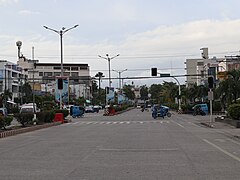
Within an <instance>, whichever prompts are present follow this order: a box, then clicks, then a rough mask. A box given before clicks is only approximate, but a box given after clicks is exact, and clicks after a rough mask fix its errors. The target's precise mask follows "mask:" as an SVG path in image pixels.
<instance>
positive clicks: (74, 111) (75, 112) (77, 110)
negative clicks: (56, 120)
mask: <svg viewBox="0 0 240 180" xmlns="http://www.w3.org/2000/svg"><path fill="white" fill-rule="evenodd" d="M84 112H85V109H84V108H83V107H81V106H71V107H70V116H72V117H73V118H76V117H83V115H84Z"/></svg>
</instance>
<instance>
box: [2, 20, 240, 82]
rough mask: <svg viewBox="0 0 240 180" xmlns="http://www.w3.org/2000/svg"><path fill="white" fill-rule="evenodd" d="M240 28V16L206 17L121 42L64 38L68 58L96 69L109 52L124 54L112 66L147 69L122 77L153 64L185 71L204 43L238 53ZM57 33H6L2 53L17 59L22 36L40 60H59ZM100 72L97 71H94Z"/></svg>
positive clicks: (212, 49)
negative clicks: (85, 42) (237, 17)
mask: <svg viewBox="0 0 240 180" xmlns="http://www.w3.org/2000/svg"><path fill="white" fill-rule="evenodd" d="M238 29H240V19H235V20H230V19H228V20H222V21H215V20H201V21H192V22H188V23H184V24H177V25H171V26H159V27H156V28H154V29H151V30H149V31H145V32H142V33H137V34H131V35H128V36H127V37H125V38H124V39H122V40H121V41H118V42H110V41H102V42H101V43H97V44H93V45H92V44H82V43H79V42H80V41H78V39H77V38H76V37H75V35H73V34H72V33H69V34H66V35H65V36H64V62H70V63H88V64H89V65H90V69H91V70H93V69H94V70H107V69H108V66H107V65H108V63H107V61H106V60H103V59H100V58H99V57H98V56H97V55H102V56H105V54H106V53H108V54H110V56H114V55H116V54H118V53H120V56H119V57H117V58H115V59H113V60H112V61H111V68H112V69H116V70H122V69H126V68H127V69H144V70H142V71H130V70H129V71H126V72H124V73H123V77H127V76H128V77H130V76H145V75H147V76H148V75H150V68H151V67H157V68H159V69H160V70H161V72H163V73H168V72H169V73H171V74H174V75H177V74H178V75H179V74H185V70H184V68H185V65H184V62H185V60H186V59H188V58H200V54H201V52H200V48H202V47H208V48H209V56H210V57H213V56H217V57H224V56H225V55H236V54H238V51H239V48H240V34H239V33H238V31H237V30H238ZM56 36H57V35H56V34H53V33H49V36H48V34H47V33H46V32H44V35H43V34H34V35H32V36H28V37H7V40H6V37H2V36H0V42H5V44H4V48H3V46H2V47H1V46H0V51H1V52H5V53H6V54H7V53H8V54H11V53H14V54H13V55H12V56H14V57H15V56H16V53H17V50H16V46H15V42H16V41H17V40H21V41H22V42H23V47H22V52H23V54H24V55H26V56H27V57H29V58H30V57H31V47H32V46H35V51H36V52H35V58H37V59H39V60H40V62H59V54H60V53H59V52H60V51H59V38H57V37H56ZM6 42H7V43H6ZM227 52H234V53H233V54H229V53H227ZM4 59H6V58H4ZM15 59H16V58H15ZM148 69H149V70H148ZM95 74H96V72H95V71H93V72H92V75H95ZM104 74H105V75H106V76H107V71H104ZM112 76H113V77H117V73H116V74H115V73H112ZM182 82H184V79H183V80H182ZM141 83H143V84H144V83H145V82H144V81H141Z"/></svg>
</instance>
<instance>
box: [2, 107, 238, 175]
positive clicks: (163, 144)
mask: <svg viewBox="0 0 240 180" xmlns="http://www.w3.org/2000/svg"><path fill="white" fill-rule="evenodd" d="M201 118H208V117H206V116H203V117H202V116H195V117H194V116H191V115H178V114H174V115H172V117H171V118H164V119H162V118H159V119H156V120H154V119H152V118H151V114H150V112H141V111H140V110H139V109H134V110H131V111H128V112H126V113H123V114H120V115H117V116H108V117H106V116H102V114H101V113H99V114H96V113H95V114H86V116H85V117H84V118H76V119H73V121H72V122H71V123H67V124H63V125H60V126H55V127H51V128H47V129H42V130H38V131H34V132H30V133H25V134H20V135H17V136H12V137H7V138H3V139H0V179H3V180H8V179H9V180H15V179H16V180H33V179H34V180H35V179H36V180H39V179H42V180H43V179H44V180H48V179H49V180H67V179H71V180H72V179H74V180H95V179H96V180H108V179H109V180H115V179H116V180H118V179H126V180H157V179H160V180H162V179H167V180H168V179H177V180H181V179H182V180H188V179H189V180H194V179H199V180H203V179H223V180H230V179H240V171H239V169H240V149H239V147H240V142H239V141H238V140H237V139H233V138H232V137H230V136H228V135H227V134H224V133H223V132H221V130H218V129H211V128H207V127H204V126H201V125H200V124H199V120H200V119H201Z"/></svg>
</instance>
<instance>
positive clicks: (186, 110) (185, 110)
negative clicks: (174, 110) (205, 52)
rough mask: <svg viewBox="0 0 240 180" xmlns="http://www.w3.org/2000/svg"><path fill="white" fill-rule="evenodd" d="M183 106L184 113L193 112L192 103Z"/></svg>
mask: <svg viewBox="0 0 240 180" xmlns="http://www.w3.org/2000/svg"><path fill="white" fill-rule="evenodd" d="M181 108H182V111H183V113H187V112H191V111H192V108H193V105H191V104H182V105H181Z"/></svg>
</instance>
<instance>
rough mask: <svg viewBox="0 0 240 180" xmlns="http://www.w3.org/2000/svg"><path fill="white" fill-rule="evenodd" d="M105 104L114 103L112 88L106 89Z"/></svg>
mask: <svg viewBox="0 0 240 180" xmlns="http://www.w3.org/2000/svg"><path fill="white" fill-rule="evenodd" d="M106 102H107V104H108V103H110V102H114V88H113V87H111V88H109V87H106Z"/></svg>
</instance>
